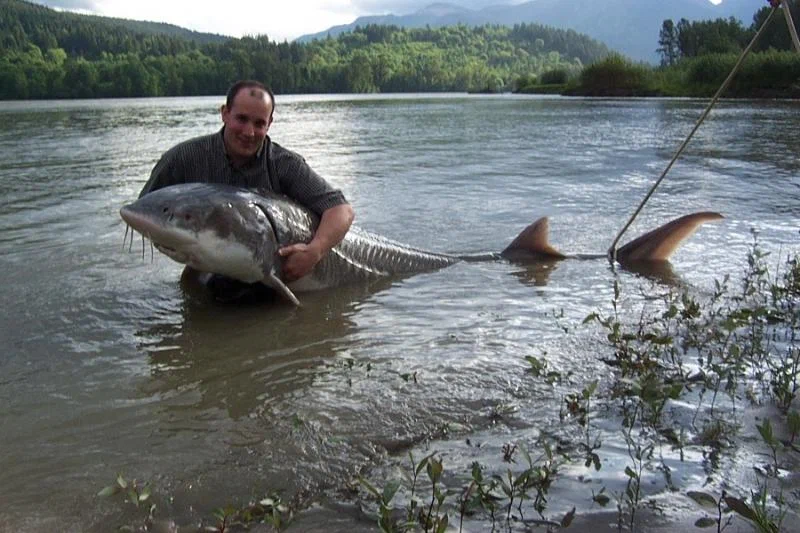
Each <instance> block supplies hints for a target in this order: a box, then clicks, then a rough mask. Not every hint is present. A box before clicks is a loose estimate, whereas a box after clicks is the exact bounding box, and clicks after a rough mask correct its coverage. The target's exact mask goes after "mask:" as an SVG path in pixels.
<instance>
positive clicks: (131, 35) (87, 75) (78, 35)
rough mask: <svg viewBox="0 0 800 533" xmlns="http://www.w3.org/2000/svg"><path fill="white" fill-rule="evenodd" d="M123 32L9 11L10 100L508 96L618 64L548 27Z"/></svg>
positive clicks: (29, 9) (2, 51) (9, 0)
mask: <svg viewBox="0 0 800 533" xmlns="http://www.w3.org/2000/svg"><path fill="white" fill-rule="evenodd" d="M114 20H116V19H104V18H103V17H88V16H83V15H77V14H68V13H60V12H56V11H53V10H51V9H48V8H44V7H41V6H35V5H33V4H30V3H27V2H22V1H20V0H0V36H2V37H0V47H1V48H0V98H2V99H22V98H88V97H126V96H178V95H205V94H221V93H223V92H224V91H225V89H226V88H227V87H228V85H229V84H230V83H231V81H233V80H235V79H239V78H256V79H261V80H264V81H266V82H268V83H270V84H271V85H272V86H273V87H274V89H275V90H276V91H277V92H279V93H308V92H378V91H380V92H390V91H466V90H486V89H490V90H500V89H503V88H511V87H512V86H513V84H514V82H515V80H516V79H518V78H520V77H527V78H530V77H531V76H535V75H538V74H541V73H543V72H545V71H549V70H553V69H561V70H568V71H576V70H579V69H580V68H581V67H582V65H583V64H585V63H587V62H592V61H594V60H596V59H598V58H601V57H605V56H606V55H607V54H608V52H609V51H608V49H607V48H606V47H605V46H604V45H602V44H600V43H598V42H596V41H593V40H592V39H590V38H588V37H586V36H585V35H581V34H578V33H576V32H574V31H571V30H567V31H564V30H556V29H553V28H548V27H544V26H539V25H536V24H520V25H516V26H514V27H513V28H510V27H502V26H481V27H475V28H472V27H466V26H463V25H461V26H453V27H447V28H438V29H430V28H422V29H403V28H397V27H392V26H367V27H363V28H356V29H355V30H354V31H352V32H350V33H346V34H343V35H341V36H339V37H337V38H336V39H333V38H331V39H325V40H321V41H315V42H312V43H306V44H302V43H288V42H283V43H276V42H272V41H270V40H269V39H268V38H267V37H245V38H242V39H233V38H228V39H223V40H219V41H217V42H207V41H206V42H201V40H198V39H189V38H185V37H179V36H174V35H169V34H158V33H153V32H152V31H148V32H147V33H145V32H140V31H135V30H133V29H130V28H129V27H123V26H116V28H115V29H114V30H113V31H110V30H109V26H108V25H109V24H116V23H115V22H114ZM155 27H156V26H153V27H150V30H153V29H154V28H155Z"/></svg>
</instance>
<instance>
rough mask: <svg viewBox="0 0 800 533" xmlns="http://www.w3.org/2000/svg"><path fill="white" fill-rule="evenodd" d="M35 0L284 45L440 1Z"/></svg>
mask: <svg viewBox="0 0 800 533" xmlns="http://www.w3.org/2000/svg"><path fill="white" fill-rule="evenodd" d="M34 1H35V2H36V3H39V4H44V5H47V6H50V7H55V8H59V9H67V10H72V11H79V12H82V13H93V14H96V15H104V16H109V17H121V18H128V19H134V20H152V21H156V22H168V23H170V24H176V25H178V26H181V27H184V28H189V29H192V30H196V31H202V32H210V33H219V34H222V35H232V36H234V37H241V36H242V35H256V34H259V35H263V34H266V35H267V36H268V37H269V38H270V39H271V40H273V41H283V40H284V39H288V40H292V39H294V38H296V37H299V36H301V35H304V34H307V33H316V32H318V31H322V30H325V29H327V28H329V27H331V26H335V25H337V24H348V23H350V22H353V20H355V19H356V18H357V17H359V16H361V15H383V14H388V13H393V14H395V15H404V14H407V13H411V12H414V11H416V10H418V9H420V8H422V7H425V6H427V5H430V4H432V3H434V2H436V1H441V0H225V1H224V2H209V1H203V0H34ZM445 1H446V2H447V3H450V4H456V5H459V6H463V7H467V8H470V9H480V8H482V7H485V6H487V5H497V4H512V3H514V4H518V3H522V2H524V1H525V0H445ZM565 1H568V0H565ZM599 1H600V0H599ZM665 1H666V0H665ZM712 1H714V0H712ZM716 1H717V2H718V1H719V0H716ZM715 3H716V2H715Z"/></svg>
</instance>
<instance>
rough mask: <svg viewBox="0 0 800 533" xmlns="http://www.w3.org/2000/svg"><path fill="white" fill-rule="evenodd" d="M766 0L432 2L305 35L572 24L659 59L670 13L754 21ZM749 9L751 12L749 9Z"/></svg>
mask: <svg viewBox="0 0 800 533" xmlns="http://www.w3.org/2000/svg"><path fill="white" fill-rule="evenodd" d="M765 5H766V3H765V2H764V1H763V0H723V2H722V3H721V4H719V5H714V4H712V3H711V2H709V1H708V0H602V1H598V0H531V1H529V2H525V3H522V4H517V5H494V6H489V7H486V8H483V9H480V10H471V9H466V8H462V7H459V6H456V5H452V4H446V3H437V4H432V5H430V6H428V7H426V8H424V9H421V10H420V11H417V12H415V13H412V14H409V15H377V16H364V17H359V18H357V19H356V20H355V21H353V22H352V23H350V24H345V25H340V26H334V27H332V28H329V29H327V30H325V31H322V32H319V33H315V34H311V35H304V36H302V37H300V38H298V39H297V40H298V41H300V42H307V41H311V40H313V39H324V38H325V37H327V36H328V35H331V36H336V35H338V34H340V33H343V32H346V31H351V30H352V29H354V28H355V27H356V26H366V25H368V24H393V25H396V26H401V27H411V28H419V27H424V26H431V27H440V26H449V25H453V24H459V23H461V24H467V25H474V26H479V25H484V24H502V25H506V26H513V25H514V24H519V23H521V22H528V23H531V22H533V23H537V24H544V25H548V26H553V27H556V28H563V29H572V30H575V31H577V32H580V33H584V34H586V35H588V36H590V37H592V38H594V39H597V40H599V41H602V42H604V43H605V44H607V45H608V46H609V47H610V48H612V49H614V50H617V51H619V52H622V53H623V54H625V55H627V56H629V57H631V58H633V59H637V60H641V61H649V62H655V61H656V60H657V54H656V48H658V33H659V31H660V30H661V25H662V23H663V22H664V20H666V19H672V20H673V21H675V22H676V23H677V22H678V20H680V19H681V18H685V19H688V20H703V19H715V18H720V17H723V18H727V17H730V16H734V17H736V18H739V19H740V20H742V21H743V23H744V25H745V26H749V25H750V23H751V22H752V20H753V14H754V13H755V12H756V11H757V10H758V9H760V8H761V7H764V6H765ZM748 13H749V14H748Z"/></svg>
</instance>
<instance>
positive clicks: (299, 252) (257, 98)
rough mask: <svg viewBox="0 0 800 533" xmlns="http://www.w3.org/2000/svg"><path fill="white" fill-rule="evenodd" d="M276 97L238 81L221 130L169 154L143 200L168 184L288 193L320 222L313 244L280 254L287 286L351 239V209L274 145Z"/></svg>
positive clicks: (297, 157)
mask: <svg viewBox="0 0 800 533" xmlns="http://www.w3.org/2000/svg"><path fill="white" fill-rule="evenodd" d="M274 110H275V95H274V94H273V93H272V91H271V90H270V89H268V88H267V87H265V86H264V85H263V84H261V83H259V82H257V81H250V80H248V81H238V82H236V83H234V84H233V85H232V86H231V88H230V89H229V90H228V94H227V96H226V100H225V105H223V106H222V109H221V111H222V123H223V127H222V129H221V130H220V131H219V132H218V133H215V134H212V135H205V136H202V137H197V138H194V139H190V140H188V141H184V142H182V143H180V144H178V145H177V146H174V147H173V148H171V149H170V150H168V151H167V152H166V153H164V155H163V156H162V157H161V159H160V160H159V161H158V163H157V164H156V166H155V167H154V168H153V172H152V173H151V175H150V179H149V180H148V181H147V183H146V184H145V186H144V188H143V189H142V192H141V193H140V194H139V196H140V197H141V196H143V195H145V194H147V193H148V192H151V191H154V190H156V189H159V188H161V187H166V186H167V185H175V184H178V183H188V182H206V183H226V184H229V185H237V186H240V187H248V188H252V189H264V190H270V191H273V192H276V193H280V194H284V195H286V196H288V197H289V198H292V199H293V200H295V201H297V202H298V203H300V204H302V205H304V206H305V207H307V208H308V209H310V210H311V211H313V212H315V213H316V214H317V215H319V217H320V223H319V227H318V228H317V231H316V233H315V234H314V237H313V239H312V240H311V242H309V243H307V244H305V243H298V244H293V245H291V246H285V247H283V248H281V249H280V250H279V253H280V255H281V256H282V257H283V258H284V261H283V276H284V279H285V280H286V281H294V280H297V279H300V278H302V277H303V276H305V275H306V274H308V273H309V272H311V270H312V269H313V268H314V265H316V264H317V263H318V262H319V261H320V260H321V259H322V258H323V257H324V256H325V254H327V253H328V252H329V251H330V250H331V248H333V247H334V246H336V245H337V244H339V242H340V241H341V240H342V239H343V238H344V236H345V235H346V234H347V231H348V230H349V229H350V225H351V224H352V222H353V216H354V215H353V208H352V207H351V206H350V204H349V203H348V202H347V200H346V199H345V197H344V195H343V194H342V192H341V191H340V190H338V189H334V188H333V187H331V185H330V184H328V182H326V181H325V180H324V179H323V178H322V177H320V176H319V174H317V173H316V172H314V170H312V169H311V167H309V166H308V164H307V163H306V162H305V160H304V159H303V158H302V157H301V156H300V155H298V154H296V153H294V152H292V151H290V150H287V149H285V148H283V147H282V146H280V145H278V144H277V143H274V142H272V140H270V138H269V136H268V135H267V132H268V131H269V127H270V125H271V124H272V117H273V112H274Z"/></svg>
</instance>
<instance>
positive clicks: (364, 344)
mask: <svg viewBox="0 0 800 533" xmlns="http://www.w3.org/2000/svg"><path fill="white" fill-rule="evenodd" d="M220 100H221V99H219V98H183V99H144V100H108V101H77V102H35V103H34V102H14V103H12V102H0V193H2V194H0V266H2V271H3V272H4V273H5V279H6V283H4V284H3V285H2V287H1V288H0V293H1V294H2V301H3V302H4V311H3V313H2V316H0V335H1V337H0V338H1V339H2V341H3V342H2V346H4V347H5V349H4V350H3V351H2V352H0V405H2V412H0V451H2V453H0V471H2V472H3V483H2V484H0V501H2V502H3V503H4V505H3V506H2V508H0V529H2V530H9V531H10V530H14V531H42V530H51V531H52V530H70V531H84V530H97V531H104V530H107V529H109V524H114V525H118V524H121V523H125V522H126V520H130V519H131V518H130V517H131V516H137V515H135V514H133V511H131V510H130V509H125V508H124V507H123V506H122V505H121V504H120V503H119V502H118V501H109V500H97V498H96V497H95V494H96V493H97V491H98V490H99V489H100V488H102V487H103V486H105V485H107V484H109V483H110V482H112V481H113V479H114V478H115V476H116V474H117V472H122V473H124V474H125V476H126V477H129V478H133V477H136V478H138V479H144V480H148V481H150V482H151V483H152V485H153V487H154V493H157V494H160V495H161V497H160V499H158V500H157V501H158V505H159V509H158V515H159V516H161V517H162V518H164V517H166V518H169V519H173V520H175V521H176V522H177V523H179V524H196V523H199V522H200V521H201V520H203V519H208V518H209V517H210V516H211V511H212V510H213V509H214V508H216V507H219V506H221V505H224V504H226V503H236V504H239V505H241V504H244V503H246V502H247V501H248V500H249V499H250V498H252V497H258V496H259V495H263V494H265V493H266V492H267V491H272V490H280V491H282V492H283V494H284V495H285V497H286V498H291V497H294V496H297V497H298V498H299V499H302V500H303V501H304V502H306V503H307V502H323V504H324V505H325V506H327V507H325V508H327V509H333V508H335V505H336V504H337V502H339V503H347V502H348V490H347V488H348V486H349V483H350V482H351V480H352V479H353V477H354V475H355V474H356V473H358V472H363V473H365V474H366V475H372V476H375V475H379V474H377V473H378V472H381V471H383V470H385V471H387V472H391V471H393V469H394V465H396V464H397V462H398V461H402V460H403V457H404V456H405V454H406V452H407V450H409V449H414V450H415V453H417V454H418V453H421V452H419V450H420V449H431V450H432V449H437V450H441V452H442V453H443V456H444V457H445V459H446V461H447V464H448V469H452V470H453V471H457V472H459V471H460V472H468V470H469V464H470V463H471V462H472V461H473V460H481V462H483V463H489V464H492V463H494V464H496V465H497V467H498V468H500V469H502V468H504V467H503V465H502V464H499V463H500V461H499V459H498V458H497V457H493V458H490V456H491V454H492V453H494V451H496V449H498V448H499V447H500V446H501V445H502V444H503V443H505V442H509V441H519V442H533V441H534V440H535V439H536V438H537V437H538V436H540V435H542V434H550V433H557V431H556V430H555V429H554V428H557V427H558V424H559V419H558V411H559V407H560V405H561V403H562V397H563V394H564V393H565V392H566V391H565V390H559V389H558V388H553V387H551V386H548V385H546V384H544V383H541V382H537V381H535V380H532V379H530V377H529V376H528V375H527V374H526V373H525V372H524V370H525V368H526V367H527V363H526V362H525V360H524V357H525V356H527V355H534V356H537V357H539V356H542V355H543V354H545V353H546V354H547V358H548V361H549V364H550V365H551V367H553V368H557V369H558V370H559V371H560V372H562V373H567V372H570V371H571V372H572V373H573V376H574V377H573V383H574V384H580V383H584V382H587V381H589V380H591V379H593V378H594V377H600V376H603V375H610V374H611V370H610V369H608V368H606V367H605V366H604V365H602V364H601V363H599V362H598V360H597V356H596V353H597V348H596V346H597V341H598V332H597V331H594V330H588V329H583V330H580V329H577V330H575V331H573V332H572V333H571V334H570V335H565V334H564V332H563V330H562V329H561V327H560V324H564V323H566V324H568V325H570V326H575V325H577V324H578V323H579V322H580V321H581V320H582V319H583V317H585V316H586V315H587V314H588V313H590V312H592V311H594V310H597V309H605V308H607V307H608V302H609V300H610V298H611V295H612V293H613V281H614V273H613V272H612V271H611V269H610V267H609V265H608V263H607V262H606V261H604V260H595V261H564V262H562V263H558V264H554V265H547V266H545V267H542V266H536V265H530V264H514V263H508V262H488V263H469V264H465V263H464V264H457V265H455V266H453V267H451V268H447V269H444V270H441V271H439V272H434V273H427V274H422V275H418V276H415V277H411V278H407V279H404V280H390V281H389V282H387V283H385V284H382V285H380V286H372V287H350V288H344V289H340V290H332V291H326V292H321V293H314V294H307V295H303V296H302V298H301V299H302V301H303V303H304V306H303V307H302V308H299V309H294V308H291V307H288V306H286V305H283V304H277V305H254V306H246V307H234V306H226V305H220V304H215V303H212V302H209V301H208V300H207V299H205V298H203V295H198V294H194V293H191V292H189V293H187V292H184V291H183V290H182V288H181V286H180V284H179V281H178V280H179V276H180V271H181V267H180V265H177V264H174V263H172V262H171V261H170V260H169V259H167V258H166V257H164V256H158V255H156V257H155V259H154V260H153V261H151V260H150V255H149V254H150V252H149V250H146V254H145V260H142V250H141V249H140V248H139V243H138V242H137V243H136V244H135V246H134V249H133V251H128V249H127V248H126V249H123V248H122V239H123V234H124V226H123V224H122V222H121V220H120V219H119V216H118V209H119V207H120V206H121V205H123V204H124V203H125V202H127V201H129V200H131V199H133V198H135V196H136V195H137V194H138V192H139V190H140V188H141V186H142V185H143V183H144V181H145V180H146V179H147V177H148V174H149V171H150V169H151V168H152V166H153V164H154V163H155V161H156V160H157V158H158V157H159V155H160V154H161V153H162V152H163V151H164V150H166V149H167V148H169V147H170V146H171V145H172V144H173V143H174V142H176V141H177V140H180V139H184V138H188V137H191V136H195V135H200V134H204V133H207V132H211V131H214V130H215V129H217V128H218V127H219V125H220V123H219V116H218V113H217V109H218V106H219V104H220ZM704 105H705V102H703V101H697V100H654V99H649V100H638V99H619V100H617V99H565V98H558V97H531V96H464V95H402V96H392V95H389V96H370V97H358V96H355V97H350V96H348V97H345V96H341V97H338V96H335V97H331V96H303V97H300V96H297V97H292V96H285V97H279V98H278V103H277V110H276V118H275V123H274V125H273V127H272V129H271V136H272V138H273V140H275V141H277V142H278V143H280V144H282V145H284V146H286V147H288V148H291V149H293V150H295V151H297V152H299V153H301V154H303V155H304V156H305V157H306V159H307V160H308V162H309V163H310V164H311V165H312V166H313V167H314V168H315V169H317V170H318V171H319V172H320V173H321V174H323V175H324V176H326V177H327V178H328V179H329V180H330V181H331V182H333V183H334V184H335V185H337V186H339V187H341V188H342V189H343V191H344V192H345V194H346V195H347V197H348V198H349V199H350V201H351V202H352V203H353V205H354V207H355V209H356V213H357V224H358V225H360V226H362V227H364V228H366V229H369V230H372V231H375V232H378V233H382V234H384V235H386V236H388V237H391V238H394V239H397V240H401V241H404V242H408V243H411V244H414V245H416V246H420V247H425V248H430V249H433V250H439V251H450V252H460V253H469V252H484V251H497V250H500V249H502V248H503V247H504V246H505V245H506V244H507V243H508V242H510V241H511V240H512V239H513V238H514V236H515V235H516V234H517V233H518V232H519V231H520V230H521V229H522V228H523V227H524V226H526V225H527V224H528V223H530V222H531V221H533V220H534V219H535V218H537V217H539V216H541V215H549V216H550V217H551V242H553V243H554V245H555V246H556V247H558V248H560V249H562V250H563V251H567V252H572V253H604V252H605V251H606V249H607V248H608V246H609V245H610V243H611V241H612V240H613V238H614V237H615V235H616V232H618V231H619V229H620V228H621V227H622V225H623V224H624V223H625V221H626V220H627V217H628V216H629V215H630V214H631V213H632V212H633V210H634V208H635V207H636V205H638V203H639V202H640V201H641V199H642V198H643V197H644V195H645V193H646V192H647V190H648V189H649V187H650V186H651V184H652V183H653V182H654V181H655V179H656V178H657V177H658V175H659V174H660V173H661V171H662V170H663V169H664V167H665V166H666V164H667V162H668V161H669V160H670V158H671V157H672V155H673V153H674V152H675V150H676V149H677V147H678V145H679V144H680V142H681V141H682V140H683V139H684V137H685V136H686V135H687V134H688V133H689V131H690V130H691V128H692V126H693V125H694V122H695V120H696V119H697V118H698V117H699V115H700V113H701V112H702V110H703V107H704ZM798 139H800V115H799V114H798V104H797V103H795V102H780V101H775V102H769V101H752V102H751V101H737V102H723V103H721V104H719V106H718V107H717V108H716V109H715V110H714V111H713V113H712V114H711V116H710V118H709V119H708V120H707V122H706V123H705V124H704V125H703V127H702V128H701V129H700V131H699V132H698V134H697V135H696V137H695V139H694V140H693V141H692V143H691V144H690V145H689V148H688V150H687V152H686V153H685V155H684V156H683V157H682V158H681V159H680V160H679V162H678V163H677V164H676V166H675V167H674V168H673V169H672V171H671V172H670V174H669V176H668V177H667V179H666V180H665V181H664V182H663V184H662V185H661V187H660V188H659V190H658V191H657V193H656V194H655V195H654V196H653V197H652V199H651V200H650V201H649V203H648V204H647V207H646V209H645V210H644V212H643V213H642V214H641V215H640V216H639V218H638V219H637V222H636V224H635V225H634V227H633V228H632V229H631V232H630V233H629V234H628V235H627V236H626V239H623V242H624V241H625V240H627V239H628V238H631V237H632V236H633V235H635V234H638V233H641V232H643V231H645V230H646V229H651V228H653V227H655V226H656V225H658V224H661V223H663V222H665V221H667V220H668V219H670V218H673V217H675V216H678V215H681V214H685V213H688V212H692V211H699V210H715V211H719V212H721V213H723V214H724V215H725V216H726V219H725V220H724V221H722V222H721V223H718V224H713V225H708V226H706V227H703V228H702V229H701V230H700V232H699V233H698V234H697V235H696V236H695V237H694V238H693V239H691V240H690V241H688V242H687V243H686V244H685V245H684V246H683V247H682V248H681V249H680V250H679V252H678V253H677V254H676V255H675V256H674V258H673V261H672V267H673V273H674V275H675V276H677V278H678V279H680V280H681V282H683V283H686V284H688V285H690V286H692V287H695V288H696V290H698V291H701V292H702V291H704V290H706V289H707V288H708V287H710V286H711V285H712V283H713V280H714V279H715V278H719V277H721V276H722V275H724V274H726V273H730V274H731V275H733V276H736V275H738V274H739V273H740V272H741V270H742V268H743V266H744V264H745V262H746V253H747V250H748V249H749V247H750V244H751V243H752V235H751V229H755V230H757V231H758V233H759V240H760V242H761V243H762V245H763V247H764V248H765V249H767V250H768V251H771V252H772V253H773V254H774V264H776V265H777V264H778V262H779V261H778V256H779V255H782V254H785V253H787V252H788V251H792V250H794V251H797V250H798V242H799V241H798V226H799V225H800V224H799V219H800V175H799V174H798V168H800V141H798ZM618 279H619V281H620V283H621V284H622V286H623V290H625V291H627V292H626V294H631V295H633V298H634V299H636V298H635V295H637V294H638V288H640V287H644V288H645V291H647V290H650V291H657V290H660V289H659V285H656V287H655V288H653V287H652V285H651V282H650V281H649V280H646V279H644V278H641V277H639V276H637V275H635V274H632V273H628V272H624V271H623V272H620V273H619V274H618ZM561 311H563V313H564V317H563V318H560V319H558V320H556V319H554V318H553V314H554V313H560V312H561ZM414 377H416V380H415V379H414ZM574 386H576V387H577V388H578V389H579V388H580V386H579V385H574ZM498 412H501V413H505V415H504V416H502V417H500V418H498V416H497V414H498ZM615 423H616V422H615V421H613V420H611V419H609V421H608V424H609V426H612V425H614V424H615ZM448 425H449V426H448ZM446 427H450V428H458V429H457V430H455V431H453V430H452V429H451V431H450V432H444V431H443V428H446ZM431 438H432V439H433V442H432V444H429V445H428V447H427V448H426V447H424V446H423V447H422V448H420V446H421V445H422V443H423V442H424V441H426V439H431ZM467 440H469V442H470V443H475V442H481V443H483V446H482V447H475V446H471V445H467V444H466V442H467ZM621 446H622V441H621V439H620V441H619V442H616V443H615V442H612V441H610V442H608V443H607V445H606V446H604V448H603V454H604V456H603V457H604V461H607V462H606V463H605V464H607V465H608V468H607V469H606V468H605V467H604V470H603V471H601V472H599V473H596V474H594V473H593V474H592V480H593V481H592V485H591V487H593V488H595V489H596V488H597V487H599V486H600V485H602V484H612V483H614V479H613V478H614V477H615V476H617V475H618V474H620V473H621V472H622V470H624V464H625V459H626V458H627V455H626V454H625V452H624V451H623V450H622V449H621ZM490 450H491V452H490ZM742 453H744V459H743V460H745V461H746V460H747V457H748V456H747V452H746V451H744V452H742ZM731 463H732V465H733V466H732V467H731V468H732V469H733V470H734V471H735V470H736V464H741V461H738V463H737V459H736V458H734V459H732V460H731ZM674 467H675V470H676V472H677V473H678V474H679V477H680V478H681V485H680V486H681V488H686V487H691V486H694V485H697V484H702V483H703V480H704V478H705V476H706V474H707V473H706V472H705V471H703V468H702V466H698V465H695V466H691V465H689V464H675V465H674ZM581 468H582V465H576V466H575V467H574V470H575V471H574V472H573V474H574V475H573V476H565V479H564V480H563V481H562V480H559V482H558V483H557V484H556V485H554V488H553V491H556V492H555V496H554V497H553V498H551V499H552V500H553V501H554V504H553V505H554V509H556V510H557V509H566V510H568V509H569V507H571V506H572V505H575V504H576V502H577V503H580V504H581V505H584V506H585V505H586V501H585V500H586V494H584V493H588V492H589V491H588V490H587V489H585V488H584V489H580V490H582V491H583V492H582V493H581V494H580V496H577V494H578V493H579V488H580V486H581V485H582V482H580V481H578V476H579V475H581V473H580V470H581ZM617 481H619V480H617ZM735 482H736V481H735V480H734V483H735ZM740 486H741V487H746V486H747V485H746V481H745V480H742V481H741V485H740ZM298 495H299V496H298ZM169 496H171V498H169ZM121 509H125V510H124V511H121ZM126 513H127V514H126ZM345 514H346V513H345ZM353 515H354V518H353V519H352V522H353V523H358V524H359V526H360V527H365V528H367V527H369V526H370V522H366V521H362V519H360V518H358V516H360V515H358V513H355V512H354V513H353ZM310 516H311V515H310ZM353 523H350V522H348V525H346V526H343V528H352V527H354V526H353ZM299 524H300V525H299V527H300V530H303V526H302V524H303V522H302V518H301V520H300V522H299ZM307 524H308V528H310V529H312V530H314V529H318V530H325V526H324V525H319V524H317V525H315V524H316V523H315V521H314V520H313V518H309V521H308V522H307Z"/></svg>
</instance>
